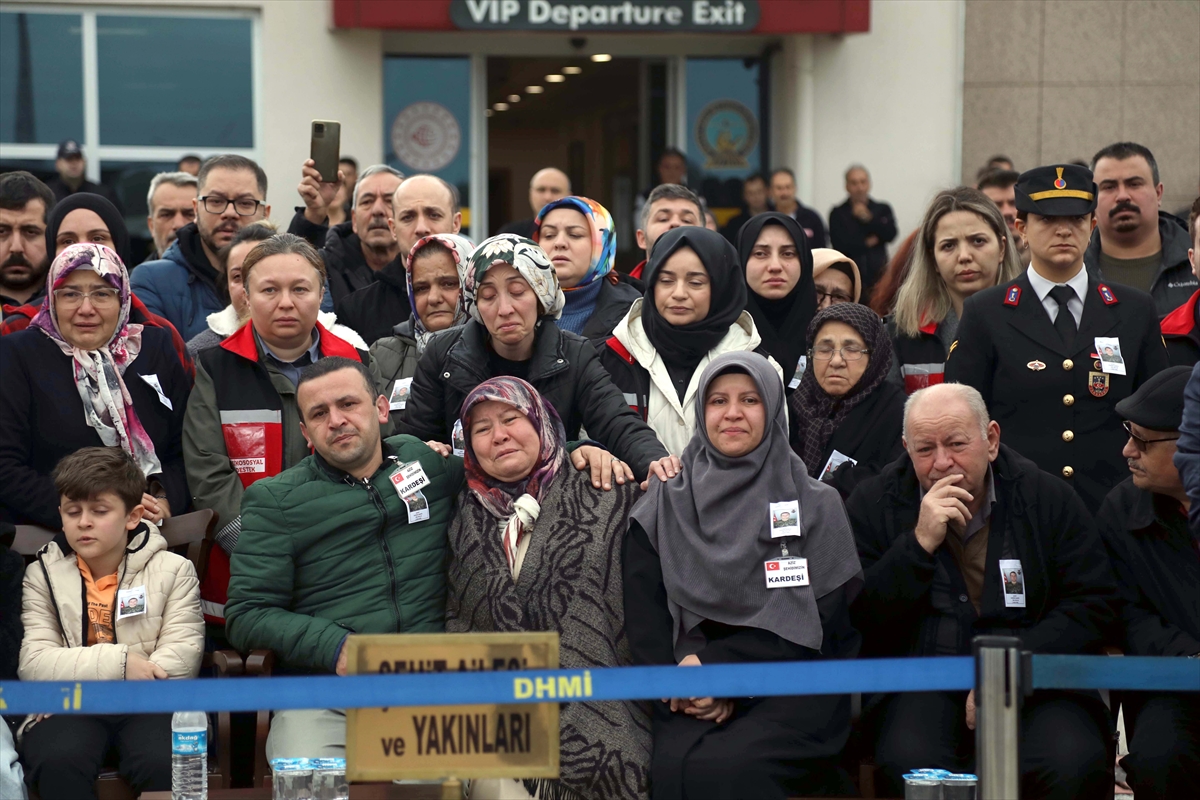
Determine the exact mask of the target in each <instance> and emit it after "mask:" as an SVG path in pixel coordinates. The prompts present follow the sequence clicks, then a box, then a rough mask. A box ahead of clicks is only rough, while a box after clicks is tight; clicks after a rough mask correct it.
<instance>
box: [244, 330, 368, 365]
mask: <svg viewBox="0 0 1200 800" xmlns="http://www.w3.org/2000/svg"><path fill="white" fill-rule="evenodd" d="M317 330H318V331H320V333H321V341H320V344H319V346H318V350H320V352H321V355H323V356H341V357H342V358H352V359H354V360H355V361H360V362H361V361H362V359H361V358H359V355H358V351H357V350H355V349H354V345H352V344H350V343H349V342H347V341H346V340H345V339H339V338H338V337H336V336H334V335H333V334H332V333H330V332H329V329H328V328H326V327H325V326H324V325H322V324H321V323H319V322H318V323H317ZM221 347H223V348H225V349H226V350H228V351H229V352H231V353H237V354H238V355H239V356H241V357H242V358H244V359H246V360H247V361H255V362H257V361H258V346H257V345H256V344H255V342H254V324H253V323H252V322H247V323H246V324H245V325H243V326H242V327H240V328H238V329H237V330H236V331H235V332H234V333H233V334H231V335H230V336H229V337H228V338H226V339H225V341H223V342H221Z"/></svg>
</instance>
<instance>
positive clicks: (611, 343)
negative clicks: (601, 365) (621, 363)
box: [605, 336, 637, 364]
mask: <svg viewBox="0 0 1200 800" xmlns="http://www.w3.org/2000/svg"><path fill="white" fill-rule="evenodd" d="M605 344H606V345H608V347H609V349H611V350H612V351H613V352H614V353H616V354H617V355H619V356H620V357H621V358H622V359H624V360H625V363H626V364H636V363H637V359H635V358H634V357H633V354H632V353H630V352H629V350H627V349H626V347H625V345H623V344H621V340H620V339H618V338H617V337H615V336H610V337H608V341H606V342H605Z"/></svg>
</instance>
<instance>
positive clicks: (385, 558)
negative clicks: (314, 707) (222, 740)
mask: <svg viewBox="0 0 1200 800" xmlns="http://www.w3.org/2000/svg"><path fill="white" fill-rule="evenodd" d="M383 452H384V463H383V466H382V467H380V468H379V470H378V471H377V472H376V473H375V474H374V475H373V476H372V477H371V480H370V482H369V483H368V482H365V481H359V480H355V479H354V478H352V477H350V476H349V475H347V474H346V473H344V472H341V471H340V470H337V469H336V468H334V467H332V466H330V465H329V464H327V463H326V462H325V461H324V460H323V459H322V458H321V457H320V456H318V455H312V456H309V457H308V458H305V459H304V460H303V461H301V462H300V463H299V464H297V465H296V466H294V467H292V468H291V469H287V470H284V471H283V472H281V473H280V474H279V475H277V476H275V477H273V478H264V479H262V480H260V481H258V482H257V483H255V484H254V485H252V486H251V487H250V488H248V489H247V490H246V495H245V498H244V500H243V501H242V533H241V536H240V537H239V539H238V543H237V549H236V550H235V551H234V553H233V558H232V559H231V573H232V575H231V578H230V581H229V602H228V603H227V604H226V606H225V619H226V629H227V633H228V636H229V639H230V641H231V642H232V643H233V645H234V646H235V647H237V648H238V649H240V650H242V651H243V652H244V651H248V650H252V649H256V648H267V649H270V650H273V651H274V652H275V656H276V658H277V659H279V661H280V662H281V665H282V666H283V668H284V670H290V671H321V672H331V671H333V669H334V666H335V663H336V661H337V657H338V653H339V651H340V649H341V645H342V641H343V639H345V637H346V635H347V634H349V633H425V632H440V631H441V630H442V629H443V621H444V618H445V610H446V559H447V550H446V529H447V527H448V526H449V524H450V519H451V516H452V515H453V511H454V503H455V496H456V495H457V493H458V492H459V490H460V489H461V488H462V487H463V486H464V485H465V482H464V476H463V466H462V460H461V459H459V458H453V457H452V458H448V459H447V458H442V457H441V456H440V455H438V454H437V453H435V452H434V451H433V450H430V449H429V448H428V447H427V446H425V444H424V443H423V442H421V441H419V440H417V439H415V438H413V437H412V436H394V437H392V438H390V439H385V440H384V442H383ZM416 460H419V461H420V462H421V466H422V468H423V469H424V470H425V474H426V475H427V476H428V477H429V480H430V485H429V486H427V487H425V489H424V490H423V492H424V495H425V499H426V500H427V501H428V503H429V519H428V520H425V521H422V522H412V523H410V522H409V521H408V511H407V508H406V507H405V505H404V503H403V502H402V501H401V500H400V498H399V497H398V496H397V495H396V490H395V488H394V487H393V486H392V483H391V481H390V480H389V476H390V475H391V473H392V472H393V471H394V470H395V469H396V466H397V464H403V463H408V462H411V461H416Z"/></svg>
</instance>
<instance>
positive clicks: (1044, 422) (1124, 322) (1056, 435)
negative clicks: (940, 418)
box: [945, 164, 1168, 510]
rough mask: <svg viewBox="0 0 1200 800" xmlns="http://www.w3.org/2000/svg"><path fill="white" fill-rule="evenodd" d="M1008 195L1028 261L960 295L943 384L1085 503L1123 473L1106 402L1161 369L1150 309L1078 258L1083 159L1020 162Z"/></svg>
mask: <svg viewBox="0 0 1200 800" xmlns="http://www.w3.org/2000/svg"><path fill="white" fill-rule="evenodd" d="M1016 204H1017V229H1018V230H1019V231H1020V232H1021V234H1022V235H1023V236H1024V237H1025V239H1026V240H1027V241H1028V242H1029V259H1030V265H1029V268H1028V269H1027V270H1026V271H1025V272H1024V273H1023V274H1021V275H1020V276H1018V277H1017V278H1016V279H1015V280H1013V281H1010V282H1009V283H1007V284H1004V285H1001V286H995V287H992V288H990V289H984V290H983V291H981V292H978V293H976V294H975V295H973V296H972V297H970V298H968V299H967V301H966V303H965V304H964V305H963V314H962V321H961V322H960V323H959V326H958V340H957V341H956V342H954V343H953V344H952V345H951V346H950V349H949V351H948V353H947V356H946V373H945V375H946V382H947V383H952V382H956V383H965V384H968V385H970V386H974V387H975V388H976V389H978V390H979V392H980V394H982V395H983V399H984V401H986V402H987V405H988V410H989V411H990V412H991V415H992V419H994V420H996V421H997V422H999V423H1000V425H1001V426H1003V427H1004V429H1005V431H1006V432H1007V444H1008V445H1009V446H1010V447H1012V448H1013V449H1014V450H1016V451H1017V452H1018V453H1020V454H1021V455H1023V456H1025V457H1026V458H1028V459H1030V460H1032V461H1034V462H1035V463H1036V464H1037V465H1038V466H1039V467H1040V468H1042V469H1044V470H1045V471H1046V472H1049V473H1051V474H1052V475H1058V476H1060V477H1061V478H1063V479H1064V480H1066V481H1067V482H1068V483H1070V484H1071V485H1072V486H1074V487H1075V490H1076V491H1077V492H1078V493H1079V496H1080V497H1082V498H1083V500H1084V503H1086V504H1087V506H1088V508H1089V509H1091V510H1095V509H1096V508H1097V507H1099V505H1100V503H1101V501H1102V500H1104V496H1105V495H1106V494H1108V491H1109V490H1110V489H1112V487H1113V486H1116V485H1117V484H1118V483H1120V482H1121V481H1122V480H1124V479H1125V475H1126V471H1127V470H1126V466H1125V461H1124V459H1122V458H1121V456H1120V451H1121V445H1122V443H1123V442H1124V441H1125V432H1124V430H1122V428H1121V420H1120V418H1119V417H1118V416H1117V413H1116V411H1115V410H1114V406H1115V405H1116V404H1117V402H1118V401H1120V400H1123V399H1124V398H1126V397H1128V396H1129V395H1131V394H1133V393H1134V392H1135V391H1137V389H1138V387H1140V386H1141V385H1142V384H1143V383H1145V382H1146V380H1148V379H1149V378H1150V376H1151V375H1153V374H1155V373H1156V372H1159V371H1161V370H1163V369H1165V368H1166V367H1167V363H1168V362H1167V351H1166V349H1165V348H1164V347H1163V342H1162V337H1161V335H1160V334H1159V328H1158V320H1157V317H1158V315H1157V314H1156V313H1155V311H1154V301H1153V300H1151V298H1150V296H1149V295H1148V294H1146V293H1145V292H1141V291H1138V290H1137V289H1133V288H1130V287H1128V286H1122V285H1120V284H1116V283H1108V282H1107V281H1104V280H1101V279H1100V278H1099V277H1097V276H1096V275H1092V274H1090V273H1089V272H1088V270H1087V269H1086V268H1085V266H1084V250H1085V248H1086V247H1087V241H1088V236H1089V235H1090V234H1091V232H1092V228H1093V227H1094V225H1095V219H1096V215H1095V209H1096V184H1095V183H1093V181H1092V173H1091V172H1090V171H1088V169H1087V168H1086V167H1079V166H1075V165H1072V164H1054V165H1051V166H1046V167H1037V168H1036V169H1031V170H1029V171H1028V172H1025V173H1024V174H1022V175H1021V178H1020V180H1019V181H1018V182H1017V185H1016ZM1105 339H1109V340H1111V339H1116V340H1117V341H1116V342H1112V341H1108V342H1105V341H1103V340H1105ZM1106 346H1112V347H1113V350H1114V354H1115V352H1116V351H1120V354H1121V359H1120V361H1119V362H1114V361H1104V360H1102V359H1101V354H1102V353H1103V351H1104V348H1105V347H1106Z"/></svg>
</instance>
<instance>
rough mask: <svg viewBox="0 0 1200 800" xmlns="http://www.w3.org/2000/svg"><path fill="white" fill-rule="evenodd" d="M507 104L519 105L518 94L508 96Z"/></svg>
mask: <svg viewBox="0 0 1200 800" xmlns="http://www.w3.org/2000/svg"><path fill="white" fill-rule="evenodd" d="M508 102H510V103H519V102H521V95H519V94H510V95H509V96H508Z"/></svg>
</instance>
